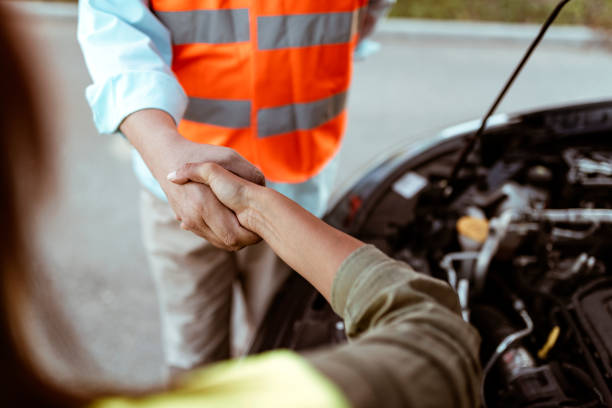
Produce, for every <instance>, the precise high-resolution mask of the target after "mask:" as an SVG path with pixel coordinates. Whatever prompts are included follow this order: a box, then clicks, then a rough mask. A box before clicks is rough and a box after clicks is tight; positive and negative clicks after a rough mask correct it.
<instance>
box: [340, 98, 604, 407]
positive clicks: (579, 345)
mask: <svg viewBox="0 0 612 408" xmlns="http://www.w3.org/2000/svg"><path fill="white" fill-rule="evenodd" d="M611 113H612V109H611V108H610V107H609V106H607V107H601V106H599V107H591V108H588V109H581V110H563V111H555V112H547V113H544V114H533V115H525V116H523V117H520V120H518V121H515V123H513V124H511V125H507V126H502V127H500V128H498V129H496V130H494V131H490V132H489V131H488V132H487V134H486V137H484V138H483V139H482V140H481V141H480V142H479V144H478V146H477V148H476V149H475V150H474V151H473V152H472V153H471V154H470V155H469V157H468V160H467V161H466V164H465V166H464V167H463V168H462V169H461V171H460V173H459V174H458V177H457V179H456V182H455V183H454V185H449V183H448V174H449V171H450V170H452V165H453V163H455V162H456V158H457V155H458V149H457V146H458V145H457V143H458V140H455V141H454V142H452V143H451V142H448V143H446V144H444V143H442V144H441V145H440V146H438V147H437V148H434V149H430V150H429V151H428V152H426V153H425V154H422V155H420V158H419V160H416V162H415V161H412V162H411V163H409V164H407V165H405V166H400V170H397V169H396V171H395V172H394V173H393V175H392V176H389V177H387V178H384V177H383V180H382V182H381V180H380V178H381V177H382V176H379V177H378V178H379V180H378V181H376V180H373V181H372V182H371V184H370V185H375V184H377V183H378V187H376V188H377V191H375V192H374V191H369V192H368V193H364V191H365V190H367V188H366V189H364V188H363V186H362V188H361V191H360V189H359V188H357V189H356V190H355V191H354V192H353V193H351V194H349V195H348V196H347V199H346V200H345V201H346V203H344V207H345V211H344V212H342V214H343V215H342V217H343V218H342V219H341V218H339V217H337V216H336V218H335V219H334V218H333V217H332V223H334V224H336V225H341V226H343V227H344V229H345V230H346V231H347V232H349V233H351V234H353V235H355V236H357V237H358V238H360V239H362V240H364V241H367V242H370V243H373V244H375V245H376V246H378V247H379V248H380V249H382V250H383V251H385V252H386V253H387V254H389V255H391V256H392V257H394V258H396V259H400V260H402V261H404V262H407V263H408V264H410V265H411V266H412V267H413V268H414V269H415V270H417V271H420V272H423V273H427V274H430V275H432V276H435V277H437V278H440V279H443V280H446V281H447V282H448V283H449V285H451V286H452V287H453V289H454V290H455V291H456V293H457V294H458V298H459V300H460V304H461V310H462V316H463V318H464V319H465V320H466V321H469V322H470V323H471V324H473V325H474V326H475V327H476V328H477V330H478V331H479V332H480V334H481V337H482V345H481V355H480V357H481V363H482V367H483V377H484V380H483V386H482V397H483V400H484V404H483V405H484V406H489V407H493V406H499V407H562V406H563V407H564V406H568V407H569V406H571V407H600V406H612V405H611V404H612V395H611V392H610V390H612V140H611V139H610V129H609V126H610V122H612V114H611ZM459 139H460V138H459ZM453 143H454V145H453ZM371 178H372V177H371ZM373 178H374V179H376V177H373ZM362 184H363V183H362ZM366 184H367V183H366Z"/></svg>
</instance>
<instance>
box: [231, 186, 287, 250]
mask: <svg viewBox="0 0 612 408" xmlns="http://www.w3.org/2000/svg"><path fill="white" fill-rule="evenodd" d="M246 194H247V195H246V202H247V203H248V204H247V207H246V208H245V209H244V210H243V211H241V212H240V214H238V219H239V221H240V223H241V224H242V225H243V226H244V227H245V228H247V229H248V230H250V231H253V232H254V233H256V234H257V235H259V236H260V237H262V238H263V239H266V237H269V236H270V234H271V233H272V223H271V222H270V221H271V220H270V214H273V213H274V207H275V206H276V205H277V203H278V200H279V198H280V197H282V196H281V195H280V194H279V193H278V192H276V191H274V190H272V189H270V188H266V187H262V186H258V185H255V184H252V185H250V186H249V187H248V189H247V192H246ZM279 196H280V197H279Z"/></svg>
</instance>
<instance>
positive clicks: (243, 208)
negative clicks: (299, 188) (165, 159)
mask: <svg viewBox="0 0 612 408" xmlns="http://www.w3.org/2000/svg"><path fill="white" fill-rule="evenodd" d="M168 180H169V181H171V182H173V183H175V184H178V185H183V186H184V187H187V186H188V185H189V184H190V183H200V184H204V185H206V186H208V187H209V188H210V190H211V192H212V194H214V197H213V198H215V197H216V200H214V202H217V200H218V203H219V204H220V205H221V206H225V207H226V208H227V209H229V210H231V211H232V212H233V213H234V214H235V216H236V219H237V220H238V222H239V223H240V225H239V226H238V228H237V226H236V225H234V223H233V222H231V220H229V221H228V220H227V219H225V222H226V224H223V223H221V224H220V229H221V230H223V229H224V228H225V229H226V231H225V232H222V233H219V232H218V231H217V232H216V235H217V236H219V235H221V236H230V237H232V238H231V240H228V241H225V242H223V243H222V244H221V245H219V243H216V242H214V241H211V243H212V244H213V245H215V246H218V247H220V248H223V249H229V250H237V249H240V248H242V247H244V246H247V245H251V244H253V243H255V242H258V241H259V240H260V239H261V238H259V237H258V236H257V235H255V234H254V233H253V232H251V230H253V229H254V222H255V220H254V217H255V214H256V211H255V209H254V207H253V203H254V202H255V200H254V199H253V198H254V194H257V192H258V191H260V190H261V188H262V187H261V186H260V185H258V184H255V183H252V182H250V181H247V180H246V179H244V178H242V177H239V176H236V175H235V174H233V173H232V172H230V171H228V170H226V169H225V168H223V167H222V166H221V165H219V164H216V163H212V162H207V163H187V164H185V165H183V166H182V167H181V168H179V169H178V170H176V171H174V172H172V173H170V174H169V175H168ZM224 210H225V209H223V208H219V209H218V211H215V208H212V210H211V212H210V213H209V218H210V219H214V218H215V217H216V216H223V214H224V212H225V211H224ZM218 225H219V223H218ZM181 227H182V228H183V229H186V230H192V229H194V227H193V226H191V225H189V224H186V222H185V221H184V220H181ZM237 229H238V231H239V233H237V234H236V233H233V230H237ZM243 230H246V231H247V232H248V234H244V233H242V231H243ZM253 236H254V237H255V239H253Z"/></svg>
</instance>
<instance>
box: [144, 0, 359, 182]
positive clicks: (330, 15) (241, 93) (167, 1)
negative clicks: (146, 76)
mask: <svg viewBox="0 0 612 408" xmlns="http://www.w3.org/2000/svg"><path fill="white" fill-rule="evenodd" d="M367 2H368V0H152V1H151V6H152V8H153V10H154V12H155V14H156V15H157V17H158V18H159V19H160V21H161V22H162V23H163V24H164V25H165V26H166V27H168V29H169V30H170V33H171V36H172V44H173V61H172V70H173V71H174V73H175V74H176V76H177V78H178V80H179V82H180V83H181V85H182V86H183V89H184V90H185V92H186V93H187V95H188V97H189V104H188V107H187V111H186V112H185V115H184V118H183V120H182V121H181V123H180V124H179V131H180V133H181V134H182V135H183V136H184V137H185V138H187V139H189V140H192V141H194V142H197V143H208V144H215V145H222V146H228V147H231V148H233V149H235V150H236V151H238V152H239V153H240V154H242V155H243V156H244V157H245V158H246V159H247V160H249V161H250V162H252V163H254V164H255V165H256V166H258V167H259V168H260V169H261V170H262V171H263V173H264V174H265V176H266V178H268V179H269V180H271V181H275V182H289V183H299V182H303V181H305V180H308V179H309V178H310V177H312V176H314V175H315V174H317V173H318V172H319V171H320V170H321V169H322V168H323V167H324V166H325V164H327V163H328V162H329V160H331V158H332V157H333V156H334V155H335V154H336V152H337V150H338V148H339V147H340V142H341V140H342V135H343V134H344V129H345V126H346V99H347V91H348V88H349V83H350V78H351V71H352V55H353V50H354V48H355V45H356V44H357V37H358V33H357V31H358V26H359V22H360V19H361V17H360V16H362V15H363V13H360V11H361V10H362V9H363V7H364V6H365V5H366V4H367Z"/></svg>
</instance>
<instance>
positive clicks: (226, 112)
mask: <svg viewBox="0 0 612 408" xmlns="http://www.w3.org/2000/svg"><path fill="white" fill-rule="evenodd" d="M183 117H184V118H185V119H187V120H191V121H193V122H198V123H207V124H209V125H216V126H223V127H228V128H234V129H240V128H246V127H249V126H250V125H251V102H250V101H233V100H229V99H203V98H193V97H190V98H189V104H188V105H187V111H186V112H185V115H184V116H183Z"/></svg>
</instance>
